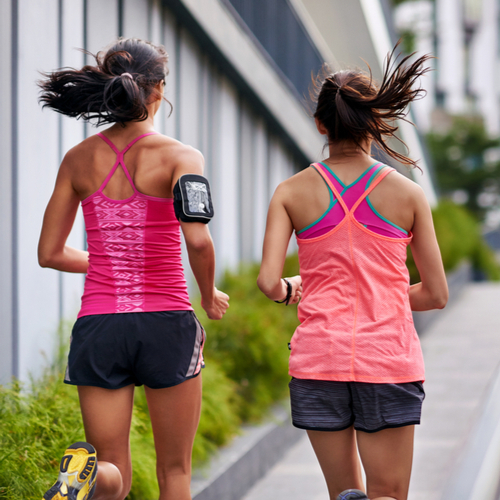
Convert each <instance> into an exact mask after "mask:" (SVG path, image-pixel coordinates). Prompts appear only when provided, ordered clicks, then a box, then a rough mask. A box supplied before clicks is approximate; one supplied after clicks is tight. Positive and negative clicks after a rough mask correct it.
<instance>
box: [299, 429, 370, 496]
mask: <svg viewBox="0 0 500 500" xmlns="http://www.w3.org/2000/svg"><path fill="white" fill-rule="evenodd" d="M307 434H308V436H309V439H310V441H311V444H312V446H313V449H314V452H315V453H316V456H317V457H318V461H319V464H320V466H321V470H322V471H323V474H324V476H325V480H326V484H327V486H328V492H329V494H330V499H332V500H334V499H336V498H337V496H338V495H339V494H340V493H341V492H342V491H344V490H347V489H359V490H363V489H364V487H363V480H362V476H361V466H360V463H359V458H358V452H357V448H356V433H355V430H354V427H352V426H351V427H349V428H347V429H344V430H343V431H334V432H325V431H311V430H308V431H307Z"/></svg>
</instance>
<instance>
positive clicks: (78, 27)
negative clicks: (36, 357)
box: [58, 0, 84, 320]
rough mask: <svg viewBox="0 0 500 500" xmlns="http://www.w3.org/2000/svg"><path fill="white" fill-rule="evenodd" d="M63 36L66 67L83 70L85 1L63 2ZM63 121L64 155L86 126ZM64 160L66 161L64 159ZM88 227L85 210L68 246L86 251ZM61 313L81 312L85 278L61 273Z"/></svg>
mask: <svg viewBox="0 0 500 500" xmlns="http://www.w3.org/2000/svg"><path fill="white" fill-rule="evenodd" d="M62 7H63V8H62V23H61V24H62V33H61V37H60V38H61V42H62V46H61V57H62V66H70V67H74V68H81V67H82V66H83V64H84V56H83V53H82V52H80V51H79V50H76V48H81V47H83V45H84V39H83V38H84V33H83V24H84V23H83V0H63V2H62ZM58 118H59V120H62V123H61V126H60V131H61V138H60V140H61V155H62V156H64V155H65V154H66V152H67V151H68V150H69V149H71V148H72V147H73V146H75V145H76V144H78V143H79V142H81V141H82V140H83V139H84V125H83V123H82V121H80V120H78V121H77V120H75V119H74V118H69V117H65V116H60V117H58ZM61 159H62V158H61ZM83 235H84V224H83V215H82V211H81V209H79V210H78V214H77V217H76V220H75V223H74V225H73V229H72V231H71V233H70V235H69V237H68V242H67V244H68V245H70V246H72V247H74V248H79V249H83V248H84V236H83ZM61 274H62V276H61V277H62V279H61V285H62V286H61V290H60V293H61V298H62V304H61V313H62V318H64V319H68V320H73V319H74V318H75V317H76V314H77V313H78V310H79V308H80V298H81V295H82V292H83V283H84V275H82V274H74V273H61Z"/></svg>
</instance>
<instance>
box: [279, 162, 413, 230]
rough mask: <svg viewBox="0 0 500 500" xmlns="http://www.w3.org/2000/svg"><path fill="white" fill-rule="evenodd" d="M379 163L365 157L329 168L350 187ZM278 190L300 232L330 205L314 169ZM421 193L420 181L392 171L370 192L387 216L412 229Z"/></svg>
mask: <svg viewBox="0 0 500 500" xmlns="http://www.w3.org/2000/svg"><path fill="white" fill-rule="evenodd" d="M376 164H377V162H376V160H374V159H372V158H366V159H362V160H359V159H358V160H357V161H356V160H353V161H351V162H349V161H348V162H346V163H343V164H337V165H335V164H332V163H329V164H328V167H329V168H330V170H331V171H332V172H333V173H334V174H336V176H337V177H338V179H340V180H341V182H342V183H343V184H344V185H346V186H349V185H351V184H352V183H354V182H356V180H357V179H359V178H360V177H361V176H362V175H363V174H364V173H365V172H366V171H367V170H368V169H369V168H370V166H374V165H376ZM379 173H380V172H379ZM379 173H378V174H379ZM279 189H280V190H281V191H282V193H283V199H284V204H285V207H286V210H287V213H288V214H289V216H290V219H291V220H292V224H293V227H294V229H295V231H297V232H299V234H300V233H301V231H304V229H305V228H307V227H309V226H311V225H312V224H314V223H315V222H316V221H318V219H319V218H320V217H322V216H323V215H325V213H326V212H327V210H328V209H329V206H330V204H331V196H330V190H329V188H328V186H327V184H326V183H325V181H324V179H323V178H322V177H321V176H320V175H319V174H318V171H317V170H315V169H314V168H307V169H305V170H303V171H302V172H300V173H298V174H296V175H294V176H293V177H291V178H290V179H288V180H286V181H284V182H283V183H282V184H281V185H280V187H279ZM420 192H421V189H420V188H419V186H418V185H417V184H415V183H414V182H412V181H410V180H409V179H407V178H406V177H404V176H403V175H401V174H399V173H397V172H393V173H391V174H390V175H388V176H387V177H386V178H385V179H384V180H383V181H382V182H381V183H380V184H379V185H378V186H377V187H376V189H374V190H373V191H372V192H371V193H370V195H369V201H370V203H371V205H372V206H373V208H374V209H375V211H376V212H377V213H378V214H379V215H381V216H382V217H383V218H384V219H386V220H388V221H390V222H391V223H393V224H395V225H396V226H398V227H400V228H401V229H403V230H404V231H406V232H410V231H411V229H412V227H413V225H414V219H415V211H416V205H417V199H418V198H419V196H421V193H420Z"/></svg>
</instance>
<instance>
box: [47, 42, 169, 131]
mask: <svg viewBox="0 0 500 500" xmlns="http://www.w3.org/2000/svg"><path fill="white" fill-rule="evenodd" d="M90 55H91V56H93V57H94V58H95V61H96V64H95V66H91V65H87V66H84V67H83V68H82V69H81V70H76V69H72V68H63V69H61V70H59V71H55V72H53V73H44V74H43V76H44V77H45V78H44V79H43V80H40V81H39V82H38V85H39V86H40V87H41V89H42V90H41V95H40V99H39V100H40V102H42V103H43V107H44V108H45V107H49V108H52V109H54V110H55V111H57V112H58V113H62V114H63V115H67V116H72V117H75V118H82V119H83V120H86V121H89V120H93V119H95V120H97V125H99V124H102V123H116V122H119V123H124V122H128V121H143V120H145V119H146V118H147V117H148V110H147V107H146V105H147V104H148V102H149V99H150V97H151V96H152V95H154V94H155V93H156V92H157V91H156V90H155V86H156V85H158V83H160V82H162V81H164V80H165V78H166V74H167V60H168V56H167V53H166V51H165V49H164V48H163V47H162V46H155V45H153V44H151V43H149V42H145V41H143V40H139V39H137V38H128V39H121V40H118V42H117V43H115V44H114V45H113V46H112V47H111V48H109V49H108V50H107V51H105V52H99V53H98V54H97V55H95V56H94V55H93V54H90ZM158 97H159V93H158ZM165 100H166V99H165ZM167 102H168V101H167ZM169 104H170V103H169Z"/></svg>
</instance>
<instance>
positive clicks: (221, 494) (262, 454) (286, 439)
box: [191, 406, 304, 500]
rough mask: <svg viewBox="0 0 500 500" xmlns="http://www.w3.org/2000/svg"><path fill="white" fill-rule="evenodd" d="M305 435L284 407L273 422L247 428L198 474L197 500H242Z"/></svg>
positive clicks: (193, 483)
mask: <svg viewBox="0 0 500 500" xmlns="http://www.w3.org/2000/svg"><path fill="white" fill-rule="evenodd" d="M303 435H304V431H301V430H299V429H296V428H295V427H293V426H292V424H291V421H290V414H289V409H288V408H287V409H285V408H284V407H283V406H282V407H279V408H276V409H275V410H274V411H273V412H272V418H271V420H270V421H268V422H266V423H264V424H262V425H258V426H243V427H242V432H241V435H239V436H237V437H236V438H235V439H234V440H233V441H232V443H231V444H230V445H229V446H227V447H225V448H222V449H221V450H219V452H218V454H217V455H216V456H215V457H214V458H212V459H211V460H210V462H209V464H208V465H207V466H206V467H204V468H202V469H200V470H197V471H195V472H194V474H193V479H192V481H191V494H192V496H193V500H241V498H242V497H243V496H244V495H245V493H247V491H249V490H250V488H252V487H253V486H254V485H255V483H256V482H257V481H258V480H259V479H261V478H262V477H263V476H264V475H265V474H266V473H267V472H268V471H269V469H271V468H272V467H273V466H274V465H275V464H276V463H277V462H278V461H279V460H280V459H281V458H283V454H284V453H285V451H286V450H287V449H288V448H290V447H291V446H292V445H293V444H295V443H296V442H297V441H298V440H299V439H300V438H301V437H302V436H303Z"/></svg>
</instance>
